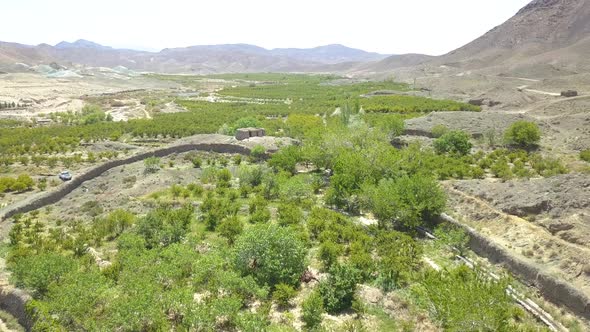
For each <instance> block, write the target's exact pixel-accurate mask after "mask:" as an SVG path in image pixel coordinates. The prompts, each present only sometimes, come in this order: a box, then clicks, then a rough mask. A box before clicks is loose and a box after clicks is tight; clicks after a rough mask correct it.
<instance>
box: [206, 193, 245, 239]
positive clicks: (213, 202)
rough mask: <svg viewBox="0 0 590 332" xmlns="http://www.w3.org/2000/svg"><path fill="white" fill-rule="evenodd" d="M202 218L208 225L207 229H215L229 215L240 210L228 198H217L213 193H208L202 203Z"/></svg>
mask: <svg viewBox="0 0 590 332" xmlns="http://www.w3.org/2000/svg"><path fill="white" fill-rule="evenodd" d="M200 208H201V212H202V213H203V215H202V218H203V220H204V221H205V224H206V225H207V229H208V230H210V231H214V230H215V229H216V228H217V224H218V223H219V222H221V221H222V220H223V219H225V218H226V217H228V216H234V215H236V214H237V212H238V207H237V206H236V205H234V204H232V203H231V201H229V200H228V199H221V198H215V197H213V195H212V194H210V195H208V196H207V197H206V198H205V199H204V200H203V204H201V207H200Z"/></svg>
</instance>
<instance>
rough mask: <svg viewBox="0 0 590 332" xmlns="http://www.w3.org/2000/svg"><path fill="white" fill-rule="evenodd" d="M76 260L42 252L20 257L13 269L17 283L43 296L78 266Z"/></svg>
mask: <svg viewBox="0 0 590 332" xmlns="http://www.w3.org/2000/svg"><path fill="white" fill-rule="evenodd" d="M76 266H77V264H76V261H75V260H73V259H71V258H67V257H64V256H62V255H59V254H55V253H41V254H38V255H32V256H27V257H24V258H21V259H18V260H17V261H16V262H15V264H14V266H13V267H12V271H13V273H14V277H15V279H16V285H17V286H19V287H26V288H29V289H32V290H33V291H34V294H35V295H36V296H42V295H43V294H45V293H46V292H47V290H48V288H49V285H50V284H51V283H53V282H57V281H59V279H60V278H61V277H62V276H63V275H65V274H66V273H68V272H70V271H73V270H74V269H75V268H76Z"/></svg>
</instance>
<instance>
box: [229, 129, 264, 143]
mask: <svg viewBox="0 0 590 332" xmlns="http://www.w3.org/2000/svg"><path fill="white" fill-rule="evenodd" d="M264 135H266V132H265V131H264V129H263V128H240V129H238V130H236V139H237V140H238V141H243V140H245V139H248V138H250V137H264Z"/></svg>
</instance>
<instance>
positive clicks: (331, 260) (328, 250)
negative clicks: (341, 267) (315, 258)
mask: <svg viewBox="0 0 590 332" xmlns="http://www.w3.org/2000/svg"><path fill="white" fill-rule="evenodd" d="M343 253H344V248H343V247H342V245H340V244H337V243H334V242H332V241H329V240H328V241H324V242H322V244H321V245H320V250H319V254H320V260H321V261H322V263H323V264H324V270H326V271H329V270H330V268H331V267H332V266H333V265H334V264H336V263H337V262H338V257H340V256H341V255H342V254H343Z"/></svg>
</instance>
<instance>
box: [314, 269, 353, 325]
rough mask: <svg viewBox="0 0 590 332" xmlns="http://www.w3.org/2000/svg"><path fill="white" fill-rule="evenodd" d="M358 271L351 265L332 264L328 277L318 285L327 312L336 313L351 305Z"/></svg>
mask: <svg viewBox="0 0 590 332" xmlns="http://www.w3.org/2000/svg"><path fill="white" fill-rule="evenodd" d="M359 281H360V272H359V271H358V270H357V269H355V268H354V267H352V266H351V265H341V264H337V265H334V266H333V267H332V268H331V269H330V274H329V276H328V278H327V279H326V280H324V281H322V282H321V283H320V285H319V292H320V294H321V296H322V299H323V302H324V307H325V308H326V311H327V312H329V313H338V312H341V311H343V310H346V309H350V307H351V306H352V300H353V299H354V293H355V292H356V285H357V282H359Z"/></svg>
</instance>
